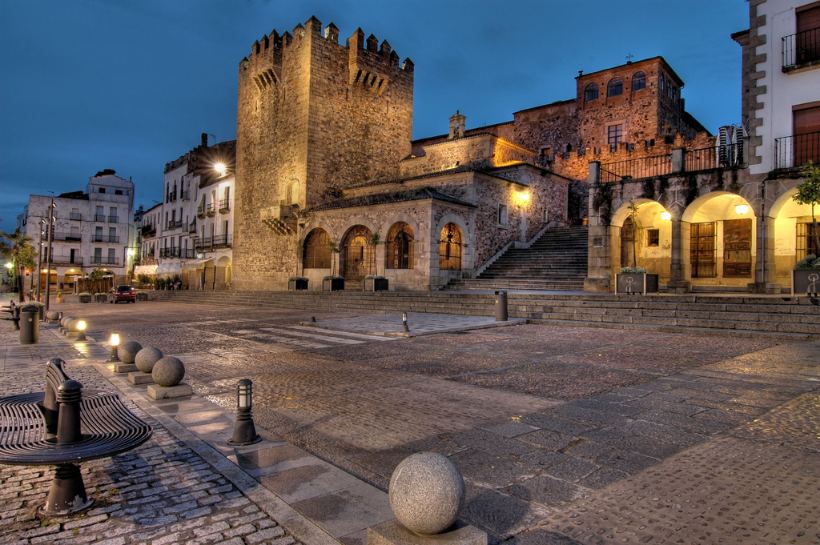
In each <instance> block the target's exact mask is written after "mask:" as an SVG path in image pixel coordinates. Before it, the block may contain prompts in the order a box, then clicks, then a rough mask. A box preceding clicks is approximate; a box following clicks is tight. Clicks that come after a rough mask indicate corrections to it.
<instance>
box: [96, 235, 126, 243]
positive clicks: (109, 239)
mask: <svg viewBox="0 0 820 545" xmlns="http://www.w3.org/2000/svg"><path fill="white" fill-rule="evenodd" d="M119 241H120V237H119V236H117V235H97V234H95V235H94V242H119Z"/></svg>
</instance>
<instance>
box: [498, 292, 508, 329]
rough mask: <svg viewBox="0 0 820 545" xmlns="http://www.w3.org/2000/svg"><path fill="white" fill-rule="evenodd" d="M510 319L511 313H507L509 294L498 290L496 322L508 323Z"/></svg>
mask: <svg viewBox="0 0 820 545" xmlns="http://www.w3.org/2000/svg"><path fill="white" fill-rule="evenodd" d="M509 319H510V317H509V313H508V312H507V292H506V291H504V290H498V291H496V292H495V321H496V322H506V321H507V320H509Z"/></svg>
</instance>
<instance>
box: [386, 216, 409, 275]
mask: <svg viewBox="0 0 820 545" xmlns="http://www.w3.org/2000/svg"><path fill="white" fill-rule="evenodd" d="M385 250H386V251H385V256H384V268H385V269H412V268H413V228H412V227H410V226H409V225H407V224H406V223H404V222H402V221H400V222H398V223H394V224H393V226H392V227H391V228H390V230H389V231H388V232H387V240H386V241H385Z"/></svg>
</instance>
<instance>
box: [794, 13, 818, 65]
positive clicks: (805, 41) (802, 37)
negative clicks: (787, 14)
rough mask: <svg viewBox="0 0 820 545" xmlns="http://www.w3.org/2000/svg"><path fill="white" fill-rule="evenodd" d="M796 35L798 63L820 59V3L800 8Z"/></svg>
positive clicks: (797, 14) (797, 16)
mask: <svg viewBox="0 0 820 545" xmlns="http://www.w3.org/2000/svg"><path fill="white" fill-rule="evenodd" d="M796 18H797V21H796V30H797V34H795V36H794V42H795V44H794V45H795V49H796V53H797V64H805V63H809V62H814V61H816V60H818V59H820V5H813V6H810V7H804V8H803V9H800V8H798V11H797V13H796Z"/></svg>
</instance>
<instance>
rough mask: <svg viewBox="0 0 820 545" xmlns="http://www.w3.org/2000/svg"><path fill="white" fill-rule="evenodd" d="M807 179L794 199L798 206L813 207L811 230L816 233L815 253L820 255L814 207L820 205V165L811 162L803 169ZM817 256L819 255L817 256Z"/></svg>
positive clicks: (819, 236) (818, 233)
mask: <svg viewBox="0 0 820 545" xmlns="http://www.w3.org/2000/svg"><path fill="white" fill-rule="evenodd" d="M802 174H803V176H804V177H805V179H804V180H803V182H802V183H801V184H799V185H798V186H797V194H795V195H794V197H792V199H794V202H796V203H797V204H808V205H809V206H811V229H812V231H813V233H814V251H815V252H817V253H820V229H818V228H817V217H816V216H815V214H814V207H815V206H817V205H818V204H820V165H815V164H814V163H812V162H811V161H809V163H808V164H807V165H806V166H805V167H803V172H802ZM815 255H817V254H815Z"/></svg>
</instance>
